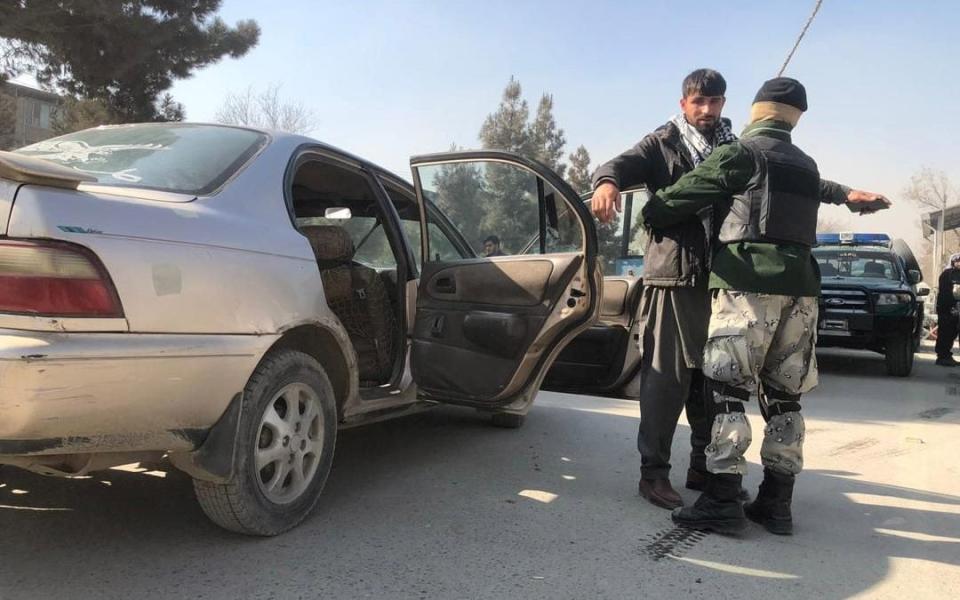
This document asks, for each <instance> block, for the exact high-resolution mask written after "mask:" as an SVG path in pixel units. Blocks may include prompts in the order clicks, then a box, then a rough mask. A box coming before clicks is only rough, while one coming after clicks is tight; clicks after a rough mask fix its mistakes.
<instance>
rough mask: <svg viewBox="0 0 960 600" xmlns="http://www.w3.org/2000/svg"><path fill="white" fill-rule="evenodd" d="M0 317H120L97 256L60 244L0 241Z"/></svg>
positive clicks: (121, 310) (115, 293)
mask: <svg viewBox="0 0 960 600" xmlns="http://www.w3.org/2000/svg"><path fill="white" fill-rule="evenodd" d="M0 312H2V313H19V314H28V315H42V316H57V317H101V318H102V317H122V316H123V308H122V307H121V306H120V298H119V297H118V296H117V292H116V289H115V288H114V287H113V282H112V281H111V280H110V277H109V276H108V275H107V272H106V270H105V269H104V268H103V265H102V264H101V263H100V261H99V260H98V259H97V257H96V256H95V255H94V254H93V253H92V252H90V251H89V250H87V249H86V248H82V247H80V246H74V245H73V244H67V243H64V242H52V241H51V242H46V241H42V242H26V241H19V240H0Z"/></svg>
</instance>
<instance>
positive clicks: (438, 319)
mask: <svg viewBox="0 0 960 600" xmlns="http://www.w3.org/2000/svg"><path fill="white" fill-rule="evenodd" d="M444 321H445V319H444V318H443V315H437V316H435V317H434V318H433V322H432V323H431V324H430V335H432V336H433V337H436V338H438V337H443V324H444Z"/></svg>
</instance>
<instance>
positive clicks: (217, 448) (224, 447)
mask: <svg viewBox="0 0 960 600" xmlns="http://www.w3.org/2000/svg"><path fill="white" fill-rule="evenodd" d="M242 404H243V394H242V393H238V394H236V395H234V397H233V399H232V400H231V401H230V405H229V406H227V410H225V411H224V412H223V414H222V415H220V419H219V420H217V422H216V423H215V424H214V425H213V427H211V428H210V431H209V432H208V433H207V437H206V439H205V440H204V441H203V443H202V444H200V446H199V447H198V448H197V449H196V450H194V451H193V452H182V453H175V454H171V455H170V456H169V458H170V462H171V463H173V466H175V467H177V468H178V469H180V470H181V471H183V472H185V473H187V474H188V475H190V476H191V477H193V478H194V479H202V480H204V481H212V482H217V483H222V482H224V481H228V480H229V479H230V478H231V477H232V476H233V465H234V455H235V454H236V451H237V435H238V432H239V429H240V411H241V410H242Z"/></svg>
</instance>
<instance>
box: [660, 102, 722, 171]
mask: <svg viewBox="0 0 960 600" xmlns="http://www.w3.org/2000/svg"><path fill="white" fill-rule="evenodd" d="M670 120H671V121H672V122H673V124H674V125H676V126H677V129H679V130H680V139H681V140H683V145H684V147H685V148H686V149H687V152H689V153H690V158H692V159H693V166H697V165H699V164H700V163H702V162H703V161H704V159H706V158H707V157H708V156H710V153H711V152H713V149H714V148H716V147H717V146H722V145H723V144H729V143H730V142H735V141H737V136H736V135H734V133H733V131H731V130H730V123H729V122H728V121H726V120H725V119H720V120H719V121H718V122H717V126H716V128H714V130H713V139H712V140H708V139H707V138H705V137H704V136H703V134H702V133H700V132H699V131H698V130H697V128H696V127H694V126H693V125H691V124H690V123H687V119H686V117H684V116H683V113H681V114H678V115H676V116H674V117H673V118H672V119H670Z"/></svg>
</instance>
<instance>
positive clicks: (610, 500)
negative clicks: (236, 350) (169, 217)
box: [0, 351, 960, 600]
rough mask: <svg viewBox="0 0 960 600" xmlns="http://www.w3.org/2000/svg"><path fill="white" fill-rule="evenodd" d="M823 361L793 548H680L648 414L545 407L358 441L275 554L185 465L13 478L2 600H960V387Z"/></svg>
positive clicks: (347, 446) (1, 541)
mask: <svg viewBox="0 0 960 600" xmlns="http://www.w3.org/2000/svg"><path fill="white" fill-rule="evenodd" d="M820 362H821V372H822V374H821V386H820V387H819V388H818V389H817V390H816V391H815V392H814V393H812V394H810V395H809V396H808V397H807V400H806V401H805V403H804V406H805V413H806V418H807V432H808V436H807V445H806V455H807V460H806V470H805V472H804V473H803V474H802V475H801V476H800V477H799V478H798V482H797V492H796V496H795V498H796V500H795V504H794V519H795V528H796V531H795V535H794V536H792V537H775V536H772V535H769V534H767V533H766V532H765V531H763V530H762V529H760V528H759V527H756V526H753V525H751V527H750V529H748V530H747V532H746V533H745V534H744V535H743V536H741V537H740V538H730V537H722V536H718V535H714V534H709V535H703V534H692V533H690V532H687V531H684V530H678V529H675V528H674V527H673V526H672V524H671V522H670V518H669V514H668V513H667V511H664V510H662V509H658V508H655V507H653V506H651V505H650V504H647V503H646V502H644V501H642V500H641V499H640V498H639V497H638V496H637V491H636V480H637V477H638V475H639V459H638V456H637V454H636V449H635V434H636V428H637V419H638V409H637V405H636V404H635V403H631V402H627V401H618V400H609V399H602V398H592V397H586V396H573V395H562V394H549V393H544V394H542V395H541V396H540V397H539V398H538V400H537V405H536V406H535V408H534V410H533V411H532V412H531V414H530V416H529V417H528V419H527V423H526V424H525V425H524V427H523V428H522V429H520V430H501V429H495V428H492V427H490V426H488V425H487V424H486V423H485V422H484V421H483V420H482V419H481V418H479V416H478V415H477V414H476V413H475V412H473V411H470V410H463V409H457V408H441V409H437V410H433V411H428V412H426V413H422V414H419V415H416V416H412V417H408V418H405V419H400V420H394V421H390V422H385V423H381V424H376V425H372V426H368V427H365V428H360V429H354V430H348V431H344V432H341V436H340V440H339V445H338V449H337V457H336V459H335V461H334V467H333V472H332V474H331V476H330V479H329V481H328V484H327V488H326V491H325V493H324V496H323V498H322V499H321V501H320V504H319V507H318V509H317V511H316V514H315V515H313V516H312V517H311V518H310V519H309V520H308V521H306V522H305V523H304V524H302V525H301V526H300V527H299V528H297V529H295V530H293V531H291V532H289V533H287V534H285V535H283V536H280V537H277V538H272V539H253V538H246V537H242V536H236V535H233V534H229V533H226V532H223V531H221V530H219V529H218V528H217V527H215V526H214V525H212V524H211V523H210V522H208V521H207V520H206V518H205V517H204V515H203V513H202V512H201V511H200V509H199V507H198V506H197V504H196V503H195V501H194V499H193V491H192V488H191V484H190V480H189V479H188V478H187V477H186V476H184V475H182V474H181V473H179V472H177V471H175V470H172V469H171V468H170V467H169V466H168V465H166V464H163V463H161V464H156V465H140V466H138V467H135V468H134V467H132V468H130V469H128V470H111V471H107V472H103V473H98V474H95V475H94V476H93V477H91V478H89V479H75V480H63V479H51V478H45V477H41V476H38V475H33V474H30V473H27V472H24V471H20V470H17V469H12V468H4V469H3V470H0V536H2V537H0V599H2V600H13V599H20V598H24V599H27V598H28V599H36V598H64V597H70V598H124V599H126V598H138V599H142V598H550V599H558V598H642V597H651V598H688V597H689V598H711V599H721V598H737V599H742V598H755V597H760V596H768V597H776V598H779V599H783V598H808V597H811V596H812V597H822V598H848V597H862V598H899V599H903V598H948V597H956V594H957V590H958V589H960V477H958V466H957V465H958V461H957V455H958V454H960V427H958V426H957V425H958V424H960V367H958V368H954V369H945V368H939V367H935V366H934V365H933V362H932V356H930V355H928V354H925V355H921V357H920V358H919V360H918V365H917V368H916V370H915V373H914V375H913V376H912V377H910V378H907V379H897V378H891V377H887V376H886V375H885V374H884V369H883V361H882V359H881V358H879V357H876V356H874V355H871V354H869V353H858V352H845V351H834V352H822V353H821V355H820ZM748 412H749V414H750V415H751V419H752V422H753V424H754V434H755V436H754V437H755V440H756V442H755V443H754V446H753V447H752V448H751V450H750V454H749V455H748V457H749V459H750V461H751V464H750V473H749V475H748V477H747V483H748V487H749V488H750V489H751V490H752V491H755V489H756V485H757V484H758V483H759V480H760V477H761V469H760V468H759V466H758V465H759V455H758V449H759V440H760V427H761V425H760V423H761V421H760V417H759V415H758V414H757V413H756V408H755V406H751V407H750V408H749V409H748ZM681 422H683V419H682V418H681ZM687 435H688V430H687V428H686V426H685V425H681V427H680V428H679V430H678V433H677V437H676V440H675V444H674V455H675V459H674V482H675V484H676V485H678V486H679V485H680V484H682V477H683V474H684V473H685V471H686V467H687V460H686V452H687V450H688V445H687V439H686V437H687ZM683 494H684V497H685V499H686V500H687V501H688V502H692V501H693V500H694V499H695V498H696V494H695V493H693V492H688V491H687V490H683Z"/></svg>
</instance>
